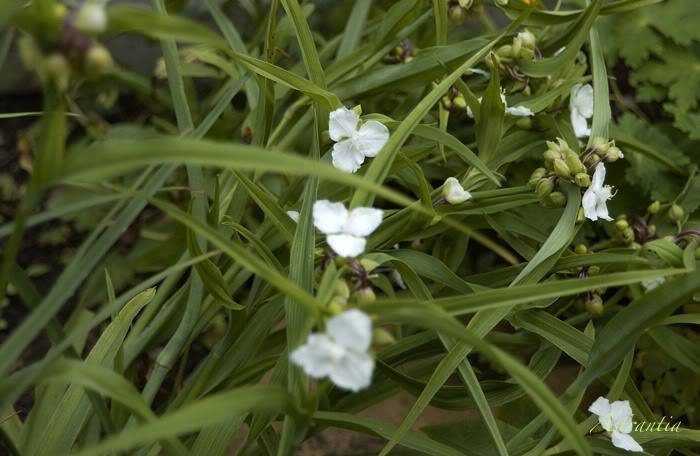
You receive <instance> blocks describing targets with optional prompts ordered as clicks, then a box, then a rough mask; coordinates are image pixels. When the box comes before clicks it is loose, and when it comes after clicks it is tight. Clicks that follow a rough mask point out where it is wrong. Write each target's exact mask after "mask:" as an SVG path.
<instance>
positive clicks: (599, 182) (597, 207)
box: [581, 163, 613, 222]
mask: <svg viewBox="0 0 700 456" xmlns="http://www.w3.org/2000/svg"><path fill="white" fill-rule="evenodd" d="M604 181H605V165H604V164H603V163H598V166H596V168H595V172H594V173H593V179H592V180H591V185H590V187H588V188H587V189H586V192H585V193H584V194H583V200H582V202H581V205H582V206H583V212H584V214H585V215H586V218H588V219H590V220H593V221H596V220H598V219H599V218H601V219H603V220H607V221H608V222H610V221H612V218H611V217H610V215H608V206H607V202H608V200H609V199H610V198H612V197H613V194H612V190H611V188H612V187H610V186H609V185H603V182H604Z"/></svg>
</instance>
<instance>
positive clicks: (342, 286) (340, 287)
mask: <svg viewBox="0 0 700 456" xmlns="http://www.w3.org/2000/svg"><path fill="white" fill-rule="evenodd" d="M333 296H340V297H341V298H345V299H348V298H349V297H350V287H348V283H347V282H346V281H345V280H343V279H338V280H336V281H335V287H333Z"/></svg>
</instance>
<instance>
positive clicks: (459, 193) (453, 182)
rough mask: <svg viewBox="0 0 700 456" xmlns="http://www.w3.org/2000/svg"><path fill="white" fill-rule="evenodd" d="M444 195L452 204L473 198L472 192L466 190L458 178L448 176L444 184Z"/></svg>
mask: <svg viewBox="0 0 700 456" xmlns="http://www.w3.org/2000/svg"><path fill="white" fill-rule="evenodd" d="M442 197H443V198H445V201H447V202H448V203H450V204H459V203H463V202H465V201H467V200H469V199H471V197H472V194H471V193H469V192H468V191H466V190H465V189H464V187H462V184H460V183H459V181H458V180H457V179H455V178H454V177H448V178H447V179H445V183H444V184H442Z"/></svg>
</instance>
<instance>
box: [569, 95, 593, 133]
mask: <svg viewBox="0 0 700 456" xmlns="http://www.w3.org/2000/svg"><path fill="white" fill-rule="evenodd" d="M569 110H570V111H571V126H572V127H574V133H575V134H576V137H577V138H583V137H587V136H590V135H591V129H590V128H589V127H588V119H590V118H591V117H593V86H591V85H590V84H586V85H581V84H575V85H574V86H573V87H572V88H571V97H570V98H569Z"/></svg>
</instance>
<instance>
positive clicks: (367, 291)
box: [353, 287, 377, 306]
mask: <svg viewBox="0 0 700 456" xmlns="http://www.w3.org/2000/svg"><path fill="white" fill-rule="evenodd" d="M353 297H354V298H355V302H356V303H357V304H358V305H360V306H363V305H365V304H372V303H373V302H374V301H376V300H377V296H376V295H375V294H374V290H372V287H365V288H360V289H359V290H357V291H356V292H355V294H353Z"/></svg>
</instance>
